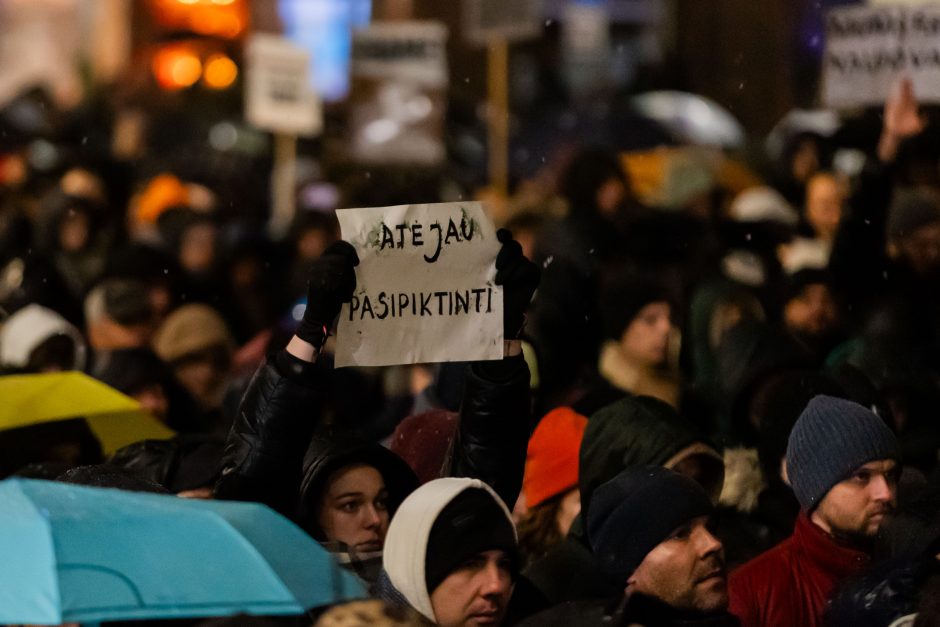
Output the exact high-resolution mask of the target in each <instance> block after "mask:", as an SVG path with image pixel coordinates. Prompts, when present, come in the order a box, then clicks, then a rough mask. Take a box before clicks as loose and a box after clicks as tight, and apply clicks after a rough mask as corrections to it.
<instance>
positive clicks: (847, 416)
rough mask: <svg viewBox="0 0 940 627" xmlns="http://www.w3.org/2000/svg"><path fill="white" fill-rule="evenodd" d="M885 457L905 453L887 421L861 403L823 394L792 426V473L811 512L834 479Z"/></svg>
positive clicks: (805, 507) (897, 457) (799, 497)
mask: <svg viewBox="0 0 940 627" xmlns="http://www.w3.org/2000/svg"><path fill="white" fill-rule="evenodd" d="M879 459H894V460H898V461H900V459H901V451H900V447H899V446H898V440H897V438H896V437H895V436H894V433H892V432H891V429H889V428H888V426H887V425H886V424H885V423H884V421H883V420H882V419H881V418H879V417H878V416H877V415H875V413H874V412H872V411H870V410H868V409H865V408H864V407H862V406H861V405H859V404H858V403H853V402H852V401H847V400H845V399H841V398H835V397H832V396H824V395H819V396H815V397H813V399H812V400H811V401H810V402H809V404H808V405H807V406H806V409H804V410H803V413H802V414H800V417H799V419H798V420H797V421H796V424H795V425H793V431H791V432H790V439H789V442H788V443H787V476H788V478H789V480H790V486H791V487H792V488H793V492H794V494H796V499H797V500H798V501H799V502H800V506H802V508H803V510H804V511H807V512H810V511H812V510H813V509H814V508H815V507H816V506H817V505H819V502H820V501H821V500H822V499H823V498H824V497H825V496H826V493H828V492H829V490H831V489H832V487H833V486H834V485H836V484H837V483H839V482H840V481H843V480H845V479H847V478H848V477H849V476H851V475H852V473H853V472H855V471H856V470H857V469H858V468H859V467H861V466H864V465H865V464H867V463H869V462H873V461H875V460H879Z"/></svg>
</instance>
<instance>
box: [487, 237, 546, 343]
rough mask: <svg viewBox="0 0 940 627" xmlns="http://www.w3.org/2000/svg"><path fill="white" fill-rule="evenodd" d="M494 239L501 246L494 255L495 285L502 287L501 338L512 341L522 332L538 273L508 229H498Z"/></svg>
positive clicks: (536, 283) (539, 276) (539, 274)
mask: <svg viewBox="0 0 940 627" xmlns="http://www.w3.org/2000/svg"><path fill="white" fill-rule="evenodd" d="M496 239H497V240H499V242H500V243H501V244H502V245H503V246H502V248H500V249H499V253H498V254H497V255H496V285H502V286H503V336H504V337H505V338H506V339H507V340H514V339H516V338H518V337H519V335H520V334H521V333H522V326H523V323H524V322H525V311H526V309H527V308H528V306H529V302H530V301H531V300H532V296H533V294H535V290H536V289H537V288H538V286H539V279H540V278H541V276H542V271H541V270H540V269H539V267H538V266H537V265H535V264H534V263H532V262H531V261H529V260H528V259H526V257H525V255H523V254H522V246H521V245H520V244H519V242H517V241H516V240H514V239H513V238H512V233H510V232H509V231H508V230H506V229H500V230H498V231H497V232H496Z"/></svg>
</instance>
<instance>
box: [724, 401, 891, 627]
mask: <svg viewBox="0 0 940 627" xmlns="http://www.w3.org/2000/svg"><path fill="white" fill-rule="evenodd" d="M833 442H839V446H832V445H831V443H833ZM899 453H900V451H899V447H898V442H897V439H896V438H895V436H894V434H893V433H892V432H891V430H890V429H888V427H887V425H885V423H884V421H882V419H881V418H879V417H878V416H877V415H875V414H874V413H872V412H871V411H870V410H868V409H865V408H864V407H862V406H861V405H858V404H856V403H853V402H851V401H846V400H842V399H838V398H834V397H830V396H824V395H820V396H816V397H815V398H813V400H811V401H810V402H809V404H808V405H807V406H806V409H805V410H804V411H803V413H802V414H801V415H800V418H799V420H797V422H796V424H795V425H794V427H793V431H792V432H791V433H790V438H789V443H788V446H787V456H786V474H787V478H788V480H789V482H790V485H791V486H792V488H793V492H794V494H796V498H797V500H798V501H799V503H800V507H801V514H800V516H799V518H798V519H797V522H796V529H795V530H794V532H793V535H792V536H791V537H790V538H789V539H788V540H786V541H784V542H783V543H782V544H780V545H778V546H777V547H775V548H773V549H771V550H770V551H768V552H766V553H764V554H762V555H760V556H758V557H756V558H755V559H754V560H752V561H751V562H748V563H747V564H745V565H744V566H742V567H741V568H739V569H738V570H736V571H735V572H733V573H732V574H731V580H730V593H731V606H730V607H731V612H732V613H733V614H735V615H736V616H738V617H739V618H740V619H741V623H742V624H743V625H745V627H747V626H749V625H754V626H757V625H811V626H812V625H822V624H823V622H822V617H823V610H824V608H825V604H826V601H827V600H828V599H829V596H830V594H831V593H832V591H833V589H834V587H835V586H836V585H837V584H838V583H839V582H840V581H843V580H845V579H846V578H847V577H849V576H851V575H854V574H857V573H859V572H861V570H862V569H863V568H865V566H866V565H867V564H868V563H869V561H870V557H871V554H870V553H871V549H872V542H873V540H874V537H875V534H877V532H878V530H879V528H880V527H881V524H882V522H883V521H884V520H885V518H886V516H887V515H889V514H890V513H891V512H892V511H893V510H894V508H895V505H896V497H897V482H898V478H899V476H900V470H901V468H900V465H899V464H900V455H899Z"/></svg>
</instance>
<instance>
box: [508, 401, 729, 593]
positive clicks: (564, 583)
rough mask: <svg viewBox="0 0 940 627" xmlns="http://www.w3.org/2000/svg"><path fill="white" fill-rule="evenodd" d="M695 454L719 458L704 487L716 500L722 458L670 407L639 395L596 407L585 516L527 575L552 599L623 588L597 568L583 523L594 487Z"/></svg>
mask: <svg viewBox="0 0 940 627" xmlns="http://www.w3.org/2000/svg"><path fill="white" fill-rule="evenodd" d="M692 454H699V455H702V456H703V457H704V458H711V459H714V460H715V463H714V465H713V466H714V469H713V470H714V472H712V473H705V474H707V475H708V479H709V480H708V481H706V483H708V484H709V485H707V486H705V488H706V491H707V492H709V493H710V494H712V495H713V496H714V498H715V499H716V500H717V498H718V494H719V493H720V491H721V484H722V481H723V477H724V466H723V462H722V460H721V457H720V456H719V455H718V453H717V452H715V450H714V449H713V448H712V447H711V445H710V444H708V443H707V442H706V441H705V439H704V438H703V437H702V436H700V435H699V434H698V433H697V431H696V429H695V427H694V425H692V424H691V423H689V422H688V421H686V420H685V419H683V418H682V417H680V416H679V414H678V413H677V412H676V411H675V410H674V409H673V408H672V407H670V406H669V405H667V404H666V403H664V402H662V401H659V400H656V399H654V398H649V397H642V396H640V397H628V398H625V399H621V400H619V401H616V402H614V403H611V404H610V405H607V406H606V407H604V408H602V409H600V410H599V411H597V412H595V413H594V414H593V415H592V416H591V417H590V419H589V420H588V426H587V429H586V430H585V432H584V439H583V441H582V442H581V451H580V455H579V477H578V487H579V490H580V492H581V516H580V517H579V518H577V519H575V523H574V524H573V525H572V527H571V531H570V532H569V533H568V536H567V537H566V538H565V539H564V540H562V541H561V542H560V543H559V544H558V545H556V546H555V547H554V548H553V549H552V550H550V551H549V552H548V554H546V555H545V556H544V557H543V558H541V559H540V560H537V561H536V562H534V563H533V564H532V565H531V566H529V567H528V568H527V569H526V570H525V571H524V572H523V574H524V575H525V576H526V577H527V578H528V579H529V580H530V581H531V582H532V583H533V584H534V585H535V587H536V588H538V590H539V591H540V592H541V593H542V595H543V596H544V597H545V598H546V599H548V601H549V602H550V603H563V602H565V601H574V600H579V599H598V598H607V597H611V596H614V595H616V594H617V593H618V592H622V590H617V589H616V588H615V587H612V585H611V583H610V582H609V581H608V580H607V579H606V578H604V577H603V576H602V575H601V574H600V572H599V571H598V569H597V566H596V564H595V563H594V556H593V554H592V553H591V549H590V545H589V544H588V540H587V537H586V534H585V530H584V528H583V525H582V523H581V520H582V518H583V516H584V515H586V513H587V512H588V511H589V508H590V506H591V496H592V495H593V493H594V490H596V489H597V488H598V486H600V485H601V484H602V483H605V482H606V481H609V480H610V479H612V478H614V477H615V476H616V475H617V474H618V473H620V472H621V471H623V470H625V469H626V468H631V467H633V466H640V465H645V464H653V465H657V466H666V467H667V468H668V467H672V466H674V465H675V464H677V463H678V462H679V461H680V460H682V459H684V458H686V457H687V456H689V455H692ZM704 466H705V464H703V467H704Z"/></svg>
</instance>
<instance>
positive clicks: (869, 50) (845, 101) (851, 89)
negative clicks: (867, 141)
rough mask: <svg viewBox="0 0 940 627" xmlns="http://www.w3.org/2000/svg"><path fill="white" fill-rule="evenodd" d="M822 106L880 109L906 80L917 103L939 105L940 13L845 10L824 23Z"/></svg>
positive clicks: (927, 9) (929, 9)
mask: <svg viewBox="0 0 940 627" xmlns="http://www.w3.org/2000/svg"><path fill="white" fill-rule="evenodd" d="M822 72H823V93H822V96H823V102H824V103H825V104H826V105H828V106H831V107H859V106H867V105H878V104H880V103H882V102H884V101H885V99H886V98H887V97H888V95H889V94H890V93H891V90H892V89H893V88H894V86H895V84H896V83H897V82H898V80H899V79H900V78H901V77H902V76H905V75H906V76H909V77H910V78H911V80H912V81H913V83H914V92H915V93H916V94H917V98H918V100H920V101H921V102H924V103H927V102H931V103H936V102H940V7H938V6H936V5H924V6H903V5H897V4H895V5H885V6H871V7H846V8H838V9H832V10H831V11H829V13H828V14H827V17H826V54H825V56H824V57H823V67H822Z"/></svg>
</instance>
